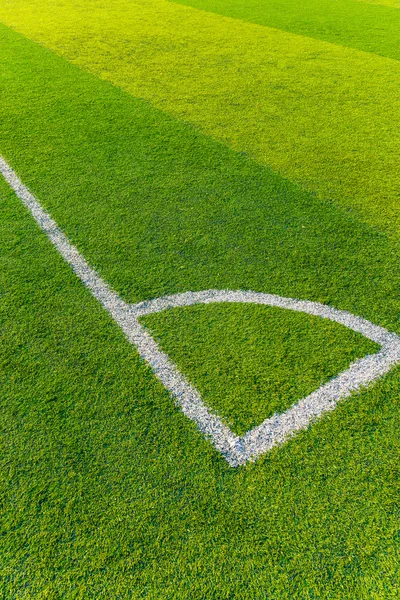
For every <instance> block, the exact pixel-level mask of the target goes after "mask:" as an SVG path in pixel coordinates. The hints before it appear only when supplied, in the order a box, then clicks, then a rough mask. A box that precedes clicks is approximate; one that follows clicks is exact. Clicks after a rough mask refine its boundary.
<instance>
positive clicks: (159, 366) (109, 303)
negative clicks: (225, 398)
mask: <svg viewBox="0 0 400 600" xmlns="http://www.w3.org/2000/svg"><path fill="white" fill-rule="evenodd" d="M0 172H1V174H2V175H3V177H4V179H5V180H6V181H7V183H8V184H9V185H10V187H11V188H12V189H13V190H14V192H15V193H16V195H17V196H18V198H19V199H20V200H21V201H22V203H23V204H24V205H25V206H26V208H27V209H28V210H29V211H30V212H31V214H32V216H33V217H34V219H35V221H36V222H37V224H38V225H39V227H40V228H41V229H42V230H43V231H44V232H45V233H46V235H47V236H48V238H49V239H50V240H51V242H52V243H53V244H54V246H55V247H56V248H57V250H58V251H59V253H60V254H61V256H62V257H63V258H64V260H66V261H67V262H68V263H69V264H70V266H71V267H72V269H73V271H74V272H75V273H76V275H77V276H78V277H79V278H80V279H81V281H82V282H83V283H84V285H85V286H86V287H87V288H88V289H89V290H90V291H91V293H92V294H93V296H94V297H95V298H96V299H97V300H98V301H99V302H100V303H101V304H102V305H103V307H104V308H105V309H106V310H107V311H108V313H109V314H110V315H111V316H112V318H113V319H114V320H115V321H116V322H117V323H118V325H119V326H120V327H121V329H122V330H123V332H124V333H125V335H126V337H127V338H128V340H129V341H130V343H131V344H132V345H134V346H135V347H136V348H137V350H138V352H139V354H140V356H141V357H142V358H143V359H144V360H145V361H146V362H147V363H148V364H149V365H150V366H151V368H152V370H153V372H154V374H155V375H156V376H157V377H158V379H159V380H160V381H161V382H162V383H163V385H164V386H165V387H166V389H167V390H168V391H169V392H170V393H171V394H172V396H173V397H174V399H175V401H176V403H177V404H178V405H179V406H180V407H181V409H182V411H183V413H184V414H185V415H186V416H187V417H188V418H189V419H192V420H193V421H194V422H195V423H196V425H197V427H198V428H199V430H200V431H201V432H202V433H203V434H204V435H205V436H206V437H207V438H208V439H210V441H211V442H212V443H213V445H214V447H215V448H216V449H217V450H219V452H220V453H221V454H222V455H223V456H224V458H225V459H226V460H227V461H228V463H229V464H230V465H231V466H232V467H237V466H239V465H243V464H245V463H246V462H247V461H249V460H255V459H256V458H257V457H258V456H260V455H261V454H263V453H265V452H267V451H268V450H270V449H271V448H272V447H273V446H276V445H278V444H282V443H284V442H285V441H286V440H287V439H288V438H289V437H291V436H293V435H294V434H295V433H296V432H297V431H300V430H302V429H306V428H307V427H308V426H309V425H310V423H312V422H313V421H314V420H315V419H316V418H318V417H319V416H321V415H322V414H323V413H324V412H327V411H330V410H333V409H334V408H335V406H336V405H337V403H338V401H339V400H342V399H344V398H347V397H349V396H350V395H351V394H352V393H354V392H357V391H359V390H360V389H361V388H363V387H366V386H368V385H369V384H371V383H372V382H374V381H376V380H377V379H379V378H380V377H383V376H384V375H385V374H386V373H388V372H389V371H390V369H391V368H392V367H393V366H395V365H397V364H399V363H400V337H399V336H397V335H396V334H394V333H390V332H389V331H387V330H386V329H384V328H383V327H379V326H377V325H374V324H373V323H370V322H369V321H366V320H365V319H362V318H360V317H357V316H355V315H353V314H351V313H349V312H347V311H344V310H338V309H335V308H332V307H330V306H326V305H323V304H320V303H318V302H311V301H305V300H295V299H292V298H282V297H280V296H276V295H272V294H264V293H261V292H251V291H241V290H238V291H231V290H205V291H201V292H185V293H183V294H176V295H174V296H166V297H164V298H157V299H155V300H149V301H145V302H140V303H139V304H133V305H130V304H127V303H126V302H124V301H123V300H122V299H121V298H120V297H119V296H118V295H117V294H116V293H115V292H113V291H112V290H111V289H110V288H109V286H108V285H107V283H106V282H105V281H103V279H102V278H101V277H100V276H99V275H98V274H97V273H96V271H94V270H93V269H92V268H91V267H90V266H89V265H88V263H87V262H86V260H85V259H84V258H83V257H82V256H81V254H80V253H79V252H78V250H77V249H76V248H75V246H73V245H72V244H71V243H70V242H69V241H68V239H67V237H66V236H65V235H64V234H63V233H62V231H61V230H60V229H59V228H58V226H57V224H56V222H55V221H54V220H53V219H52V218H51V217H50V215H49V214H48V213H46V212H45V211H44V209H43V208H42V206H41V205H40V203H39V202H38V200H37V199H36V198H35V197H34V196H33V195H32V194H31V192H30V191H29V190H28V188H26V187H25V186H24V185H23V184H22V183H21V181H20V179H19V178H18V176H17V175H16V173H15V172H14V171H13V170H12V169H11V167H10V166H9V165H8V164H7V162H6V161H5V160H4V159H3V158H2V157H1V156H0ZM216 302H234V303H253V304H264V305H267V306H275V307H279V308H283V309H287V310H293V311H297V312H303V313H308V314H310V315H314V316H318V317H321V318H323V319H329V320H330V321H335V322H336V323H340V324H341V325H344V326H346V327H348V328H349V329H352V330H353V331H356V332H358V333H361V334H362V335H364V336H365V337H366V338H368V339H370V340H372V341H373V342H376V343H377V344H379V345H380V346H381V348H380V350H379V352H377V353H376V354H373V355H367V356H365V357H364V358H362V359H359V360H356V361H355V362H354V363H352V364H351V365H350V367H349V368H348V369H347V370H346V371H344V372H343V373H340V374H339V375H338V376H336V377H334V378H333V379H331V380H330V381H328V383H326V384H324V385H322V386H321V387H320V388H319V389H318V390H316V391H315V392H312V393H311V394H309V395H308V396H307V397H306V398H303V399H302V400H299V401H298V402H297V403H296V404H294V405H293V406H291V407H290V408H289V409H288V410H287V411H285V412H284V413H282V414H275V415H273V416H272V417H270V418H268V419H265V421H263V423H261V425H258V426H257V427H255V428H254V429H252V430H250V431H248V432H247V433H246V434H245V435H243V436H237V435H235V434H234V433H233V432H232V431H231V430H230V429H229V427H227V426H226V425H225V424H224V423H223V421H222V420H221V418H220V417H219V416H218V415H216V414H215V413H214V412H212V411H211V410H210V409H209V408H208V407H207V406H206V405H205V404H204V402H203V401H202V399H201V397H200V394H199V392H198V391H197V390H196V389H195V388H194V387H193V386H192V385H191V384H190V383H189V382H188V381H187V380H186V379H185V377H184V376H183V375H182V374H181V373H180V372H179V370H178V368H177V367H176V366H175V365H174V364H173V362H172V361H171V360H170V358H169V357H168V356H167V354H165V353H164V352H163V351H162V350H160V348H159V347H158V345H157V343H156V342H155V340H154V339H153V338H152V336H151V335H150V333H149V332H148V331H147V330H146V329H145V328H144V327H143V326H142V325H141V324H140V322H139V319H140V317H143V316H145V315H148V314H151V313H157V312H160V311H163V310H166V309H169V308H174V307H179V306H192V305H194V304H211V303H216Z"/></svg>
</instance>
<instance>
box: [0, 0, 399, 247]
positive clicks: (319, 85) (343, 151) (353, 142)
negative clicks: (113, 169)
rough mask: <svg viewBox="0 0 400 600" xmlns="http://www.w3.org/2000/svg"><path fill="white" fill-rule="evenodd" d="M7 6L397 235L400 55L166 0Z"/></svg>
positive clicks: (17, 19) (76, 54)
mask: <svg viewBox="0 0 400 600" xmlns="http://www.w3.org/2000/svg"><path fill="white" fill-rule="evenodd" d="M357 6H362V5H361V4H357ZM365 6H367V5H365ZM1 7H2V8H1V9H0V19H1V20H3V21H4V22H5V23H7V24H8V25H10V26H12V27H15V28H16V29H17V30H19V31H21V32H22V33H24V34H25V35H27V36H28V37H30V38H32V39H34V40H37V41H39V42H41V43H42V44H44V45H46V46H47V47H49V48H51V49H53V50H54V51H56V52H57V53H59V54H61V55H62V56H64V57H66V58H68V59H69V60H72V61H73V62H75V63H76V64H78V65H79V66H81V67H83V68H85V69H87V70H89V71H90V72H92V73H94V74H96V75H98V76H100V77H102V78H104V79H106V80H108V81H110V82H112V83H113V84H115V85H117V86H119V87H121V88H123V89H124V90H126V91H128V92H130V93H132V94H133V95H134V96H136V97H139V98H143V99H145V100H147V101H149V102H150V103H151V104H152V105H154V106H155V107H157V108H160V109H161V110H163V111H165V112H168V113H170V114H171V115H173V116H174V117H177V118H178V119H180V120H183V121H185V122H188V123H191V124H192V125H194V126H196V127H197V128H200V130H201V131H203V132H204V133H206V134H207V135H209V136H211V137H213V138H214V139H216V140H219V141H222V142H223V143H224V144H226V145H227V146H229V147H231V148H233V149H234V150H236V151H239V152H245V153H247V154H248V155H249V156H250V157H251V158H253V159H255V160H256V161H257V162H259V163H260V164H262V165H267V166H270V167H272V168H273V169H274V170H275V171H277V172H279V173H280V174H282V175H283V176H285V177H288V178H290V179H291V180H294V181H297V182H299V183H300V184H301V185H303V186H304V187H306V188H307V189H308V190H310V191H315V192H317V193H318V194H319V195H320V196H321V197H322V198H324V199H328V200H333V201H335V202H338V203H340V204H341V205H342V206H348V207H352V208H354V209H356V210H357V211H358V212H359V214H361V215H362V217H363V218H364V219H365V220H366V221H367V222H368V223H370V224H372V225H374V226H378V227H380V228H382V229H384V230H385V231H389V232H390V233H391V234H392V235H394V236H396V237H397V239H398V232H399V230H400V211H399V208H398V198H399V190H400V176H399V169H398V156H399V154H400V138H399V135H398V131H399V129H400V95H399V93H398V92H399V89H400V62H399V61H398V60H393V59H389V58H384V57H381V56H377V55H376V54H372V53H366V52H361V51H359V50H354V49H352V48H347V47H343V46H338V45H334V44H331V43H327V42H324V41H320V40H315V39H312V38H310V37H305V36H302V35H294V34H291V33H287V32H284V31H279V30H277V29H272V28H267V27H265V26H261V25H257V24H253V23H246V22H243V21H239V20H235V19H231V18H228V17H223V16H219V15H216V14H211V13H207V12H204V11H199V10H195V9H193V8H190V7H186V6H182V5H178V4H172V3H169V2H166V1H165V0H146V2H141V1H140V0H116V1H114V2H112V3H111V2H109V3H104V2H103V1H102V0H93V1H91V2H86V1H83V0H66V1H65V2H63V3H62V4H59V3H54V2H51V1H50V0H29V1H27V0H15V1H13V2H12V3H7V2H3V4H2V5H1ZM367 8H368V9H370V8H372V9H375V8H376V7H371V6H367ZM383 10H385V11H389V12H391V13H393V14H394V15H396V17H397V16H398V17H399V18H400V13H399V12H398V11H397V10H394V9H388V8H383ZM363 31H364V32H363V35H364V37H366V38H368V37H369V36H368V35H367V34H366V33H365V30H363ZM396 40H397V37H396ZM393 43H394V42H393Z"/></svg>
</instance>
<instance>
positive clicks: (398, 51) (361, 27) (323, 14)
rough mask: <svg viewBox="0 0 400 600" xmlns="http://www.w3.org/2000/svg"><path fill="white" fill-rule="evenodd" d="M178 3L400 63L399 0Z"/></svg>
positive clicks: (209, 0)
mask: <svg viewBox="0 0 400 600" xmlns="http://www.w3.org/2000/svg"><path fill="white" fill-rule="evenodd" d="M179 3H180V4H186V5H188V6H193V7H194V8H200V9H202V10H205V11H209V12H214V13H218V14H221V15H225V16H227V17H234V18H235V19H241V20H243V21H249V22H250V23H258V24H259V25H266V26H267V27H275V28H276V29H282V30H283V31H288V32H290V33H297V34H299V35H306V36H308V37H312V38H315V39H319V40H324V41H326V42H332V43H334V44H340V45H341V46H348V47H349V48H357V49H358V50H364V51H366V52H374V53H376V54H379V55H381V56H387V57H388V58H395V59H397V60H399V59H400V45H399V31H400V14H399V13H397V14H396V12H393V11H392V10H390V8H395V6H396V4H398V0H376V1H375V0H365V1H364V0H360V1H358V0H301V1H300V0H268V1H267V2H260V0H245V1H243V0H179ZM378 4H382V6H378Z"/></svg>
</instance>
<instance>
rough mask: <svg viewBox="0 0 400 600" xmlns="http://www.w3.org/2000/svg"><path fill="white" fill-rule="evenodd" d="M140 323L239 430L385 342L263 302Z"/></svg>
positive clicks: (154, 317) (162, 315)
mask: <svg viewBox="0 0 400 600" xmlns="http://www.w3.org/2000/svg"><path fill="white" fill-rule="evenodd" d="M142 322H143V323H144V324H145V325H146V326H147V327H148V328H149V329H150V331H151V332H152V333H153V336H154V337H155V339H158V340H159V342H160V346H161V348H163V349H164V350H165V351H166V352H167V354H168V355H169V356H170V357H171V359H172V360H173V362H174V363H175V364H178V365H179V366H180V368H181V369H182V371H183V372H184V373H185V375H186V376H187V377H188V378H189V381H190V382H191V383H192V384H194V385H196V387H197V389H198V390H199V392H200V393H201V397H202V399H203V400H204V401H205V403H206V404H207V405H208V406H211V407H212V408H214V409H215V410H216V411H217V413H218V414H219V415H220V416H222V417H225V421H226V423H227V425H228V426H229V427H230V428H231V429H232V430H233V431H234V432H235V433H237V434H239V435H244V434H245V433H246V432H247V431H249V430H250V429H252V428H253V427H256V425H260V423H262V421H264V419H266V418H267V417H271V416H272V415H273V414H274V413H276V412H278V413H282V412H284V411H285V410H287V409H288V408H290V406H292V404H294V403H295V402H296V401H297V400H299V399H300V398H303V397H305V396H307V395H308V394H311V392H313V391H314V390H316V389H318V388H319V387H320V386H321V385H322V384H323V383H325V382H326V381H328V380H329V379H331V378H332V377H334V376H335V375H337V374H338V373H339V372H341V371H344V370H345V369H347V368H348V366H349V364H350V363H351V362H353V361H354V360H356V358H361V357H362V356H365V355H366V354H372V353H374V352H376V351H377V350H378V348H379V346H378V345H377V344H374V343H372V342H371V341H369V340H367V339H366V338H364V337H363V336H361V335H360V334H357V333H355V332H354V331H351V330H349V329H347V328H346V327H343V326H341V325H338V324H337V323H332V322H329V321H323V320H321V319H320V318H318V317H312V316H311V315H307V314H302V313H293V312H290V311H286V310H282V309H276V308H272V307H266V306H257V305H255V306H251V305H250V307H249V306H243V305H240V304H239V305H234V306H229V305H228V306H226V305H223V304H221V305H218V304H217V305H212V306H204V305H203V306H201V305H200V306H196V307H194V308H189V309H188V308H180V309H174V310H169V311H165V312H162V313H158V314H153V315H149V316H147V317H145V318H143V319H142Z"/></svg>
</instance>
